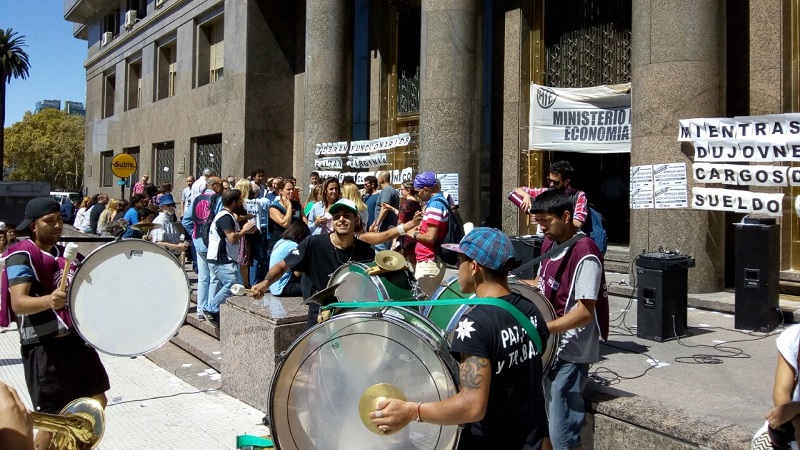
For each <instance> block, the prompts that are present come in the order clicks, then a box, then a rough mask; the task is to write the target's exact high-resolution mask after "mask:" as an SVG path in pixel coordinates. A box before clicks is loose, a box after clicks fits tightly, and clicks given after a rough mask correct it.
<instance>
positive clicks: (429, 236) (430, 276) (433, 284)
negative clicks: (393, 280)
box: [413, 172, 450, 297]
mask: <svg viewBox="0 0 800 450" xmlns="http://www.w3.org/2000/svg"><path fill="white" fill-rule="evenodd" d="M440 187H441V185H440V184H439V183H438V182H437V180H436V174H435V173H433V172H423V173H421V174H419V175H417V176H416V177H414V188H415V189H417V192H418V194H417V195H418V196H419V199H420V200H421V201H423V202H425V203H426V204H425V214H424V215H423V216H422V223H421V224H420V227H419V230H418V231H415V232H414V234H413V237H414V239H415V240H416V241H417V243H416V245H415V247H414V254H415V256H416V261H417V265H416V267H415V269H414V276H415V277H416V279H417V282H418V283H419V287H420V289H422V291H423V292H425V293H426V294H428V297H430V296H431V295H433V292H434V291H436V288H438V287H439V284H440V283H441V282H442V278H444V270H445V264H444V262H443V261H442V260H441V258H439V253H440V252H441V246H442V242H444V238H445V237H447V230H448V224H449V221H450V204H449V203H448V201H447V199H445V198H444V195H442V193H441V192H440V191H441V189H440Z"/></svg>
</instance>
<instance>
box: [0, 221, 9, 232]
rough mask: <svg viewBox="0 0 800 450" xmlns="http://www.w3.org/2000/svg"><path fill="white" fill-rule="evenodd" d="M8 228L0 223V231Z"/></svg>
mask: <svg viewBox="0 0 800 450" xmlns="http://www.w3.org/2000/svg"><path fill="white" fill-rule="evenodd" d="M7 228H8V227H7V226H6V223H5V222H0V231H6V229H7Z"/></svg>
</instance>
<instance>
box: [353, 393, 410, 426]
mask: <svg viewBox="0 0 800 450" xmlns="http://www.w3.org/2000/svg"><path fill="white" fill-rule="evenodd" d="M387 398H396V399H398V400H402V401H404V402H405V401H408V399H407V398H406V394H404V393H403V391H402V390H401V389H400V388H399V387H397V386H394V385H391V384H387V383H378V384H373V385H372V386H370V387H368V388H367V389H365V390H364V393H363V394H361V399H359V401H358V415H359V417H361V422H363V423H364V426H365V427H367V429H368V430H369V431H372V432H373V433H375V434H379V435H381V436H385V435H389V434H394V433H397V432H398V431H400V430H401V429H400V428H398V429H396V430H392V431H390V432H383V431H381V430H379V429H378V426H377V425H375V424H374V423H372V418H371V417H370V416H369V413H371V412H373V411H375V410H377V409H378V403H380V402H381V401H383V400H386V399H387Z"/></svg>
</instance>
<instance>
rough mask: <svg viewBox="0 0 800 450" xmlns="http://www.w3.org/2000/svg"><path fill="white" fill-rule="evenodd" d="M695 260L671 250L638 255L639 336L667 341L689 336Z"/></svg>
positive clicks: (637, 324) (637, 330) (637, 313)
mask: <svg viewBox="0 0 800 450" xmlns="http://www.w3.org/2000/svg"><path fill="white" fill-rule="evenodd" d="M690 267H694V259H692V258H690V257H689V256H687V255H682V254H680V253H670V252H654V253H643V254H641V255H639V256H637V257H636V301H637V304H636V306H637V309H636V336H637V337H640V338H642V339H650V340H651V341H659V342H661V341H666V340H668V339H674V338H675V337H677V336H684V335H686V307H687V297H688V287H687V286H688V277H689V274H688V269H689V268H690Z"/></svg>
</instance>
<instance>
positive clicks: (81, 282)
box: [68, 239, 191, 356]
mask: <svg viewBox="0 0 800 450" xmlns="http://www.w3.org/2000/svg"><path fill="white" fill-rule="evenodd" d="M190 293H191V290H190V288H189V278H188V277H187V276H186V272H185V271H184V269H183V267H181V266H180V263H179V262H178V260H177V259H176V258H175V257H174V256H172V255H171V254H170V253H169V252H168V251H167V250H165V249H164V248H163V247H160V246H158V245H156V244H153V243H151V242H147V241H143V240H140V239H126V240H122V241H117V242H111V243H109V244H106V245H103V246H102V247H99V248H97V249H96V250H95V251H93V252H92V253H90V254H89V256H87V257H86V259H84V260H83V262H82V263H81V265H80V267H79V268H78V270H77V271H76V272H75V276H74V277H73V280H72V283H71V285H70V289H69V296H68V300H69V312H70V315H71V316H72V321H73V322H74V324H75V329H76V330H77V331H78V334H80V335H81V337H82V338H83V340H84V341H86V342H87V343H88V344H90V345H91V346H92V347H94V348H96V349H97V350H99V351H101V352H103V353H108V354H109V355H115V356H137V355H141V354H144V353H147V352H149V351H152V350H155V349H157V348H158V347H161V346H162V345H164V343H166V342H167V341H168V340H170V338H172V337H173V336H175V334H176V333H177V332H178V329H179V328H180V326H181V325H183V321H184V319H185V318H186V312H187V311H188V310H189V295H190Z"/></svg>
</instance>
